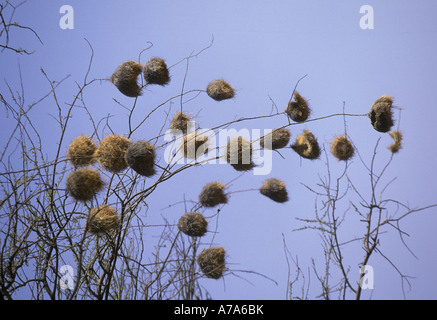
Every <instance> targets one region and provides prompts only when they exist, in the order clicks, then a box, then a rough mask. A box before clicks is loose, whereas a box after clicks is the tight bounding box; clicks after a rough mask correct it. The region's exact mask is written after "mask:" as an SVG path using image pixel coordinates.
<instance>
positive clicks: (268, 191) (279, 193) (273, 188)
mask: <svg viewBox="0 0 437 320" xmlns="http://www.w3.org/2000/svg"><path fill="white" fill-rule="evenodd" d="M259 191H260V193H261V194H262V195H265V196H266V197H268V198H270V199H272V200H273V201H276V202H279V203H283V202H287V201H288V192H287V189H286V187H285V183H284V182H283V181H282V180H279V179H276V178H270V179H267V180H265V181H264V183H263V185H262V186H261V188H260V189H259Z"/></svg>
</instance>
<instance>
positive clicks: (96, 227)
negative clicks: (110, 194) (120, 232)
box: [86, 204, 120, 235]
mask: <svg viewBox="0 0 437 320" xmlns="http://www.w3.org/2000/svg"><path fill="white" fill-rule="evenodd" d="M119 226H120V219H119V217H118V214H117V212H116V211H115V209H114V208H113V207H111V206H109V205H107V204H105V205H102V206H100V207H96V208H93V209H91V210H90V212H89V213H88V217H87V222H86V231H88V232H90V233H92V234H94V235H102V234H104V233H106V232H108V231H109V230H111V229H115V228H117V227H119Z"/></svg>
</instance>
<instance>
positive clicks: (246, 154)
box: [225, 137, 255, 171]
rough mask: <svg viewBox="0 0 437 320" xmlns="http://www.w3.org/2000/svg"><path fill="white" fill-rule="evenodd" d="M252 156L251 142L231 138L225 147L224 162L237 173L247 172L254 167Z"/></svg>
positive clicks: (241, 138)
mask: <svg viewBox="0 0 437 320" xmlns="http://www.w3.org/2000/svg"><path fill="white" fill-rule="evenodd" d="M252 154H253V148H252V142H250V141H249V140H247V139H245V138H243V137H233V138H231V139H229V141H228V143H227V145H226V149H225V158H226V162H228V163H229V164H230V165H231V166H232V167H233V168H234V169H235V170H237V171H248V170H251V169H252V168H253V167H255V165H254V164H253V162H252Z"/></svg>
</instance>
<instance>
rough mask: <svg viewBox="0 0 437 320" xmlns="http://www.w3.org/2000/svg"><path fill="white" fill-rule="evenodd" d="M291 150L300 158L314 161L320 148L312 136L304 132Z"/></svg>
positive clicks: (308, 132)
mask: <svg viewBox="0 0 437 320" xmlns="http://www.w3.org/2000/svg"><path fill="white" fill-rule="evenodd" d="M291 148H292V149H293V150H294V151H296V152H297V154H299V155H300V156H301V157H302V158H305V159H310V160H315V159H317V158H319V156H320V147H319V143H318V142H317V139H316V138H315V137H314V134H313V133H312V132H310V131H308V130H304V132H303V134H301V135H300V136H298V137H297V138H296V142H295V143H294V144H293V145H292V146H291Z"/></svg>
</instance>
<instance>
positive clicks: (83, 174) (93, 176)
mask: <svg viewBox="0 0 437 320" xmlns="http://www.w3.org/2000/svg"><path fill="white" fill-rule="evenodd" d="M66 187H67V191H68V192H69V193H70V194H71V196H72V197H73V198H74V199H75V200H77V201H90V200H92V199H93V197H94V196H95V195H96V194H97V192H99V191H100V190H102V188H103V181H102V179H101V177H100V174H99V172H98V171H97V170H95V169H92V168H81V169H78V170H76V171H73V172H71V173H70V174H69V175H68V177H67V181H66Z"/></svg>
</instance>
